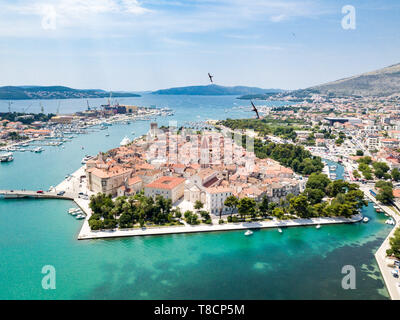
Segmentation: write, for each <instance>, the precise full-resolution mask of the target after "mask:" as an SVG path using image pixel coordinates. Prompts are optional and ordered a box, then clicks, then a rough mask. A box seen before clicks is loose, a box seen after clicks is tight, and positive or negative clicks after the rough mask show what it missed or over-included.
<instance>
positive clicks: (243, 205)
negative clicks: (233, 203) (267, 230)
mask: <svg viewBox="0 0 400 320" xmlns="http://www.w3.org/2000/svg"><path fill="white" fill-rule="evenodd" d="M238 212H239V215H240V216H241V218H243V217H245V216H246V215H247V214H249V215H251V216H252V217H254V216H255V214H256V202H255V200H254V199H250V198H242V199H240V201H239V205H238Z"/></svg>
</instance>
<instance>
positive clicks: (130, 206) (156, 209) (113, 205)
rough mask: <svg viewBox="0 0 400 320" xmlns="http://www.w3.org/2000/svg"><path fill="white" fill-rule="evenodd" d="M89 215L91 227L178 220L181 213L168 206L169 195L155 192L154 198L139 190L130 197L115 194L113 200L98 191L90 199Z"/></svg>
mask: <svg viewBox="0 0 400 320" xmlns="http://www.w3.org/2000/svg"><path fill="white" fill-rule="evenodd" d="M89 206H90V208H91V209H92V212H93V214H92V216H91V217H90V219H89V225H90V228H91V229H92V230H99V229H113V228H116V227H120V228H131V227H133V226H134V225H137V224H139V225H140V226H141V227H143V226H144V225H146V224H148V225H175V224H180V222H179V219H180V218H181V216H182V214H181V212H180V211H179V210H173V209H172V203H171V200H170V199H165V198H164V197H161V196H158V197H157V198H156V199H155V200H153V198H151V197H145V196H144V195H143V193H139V194H137V195H135V196H131V197H126V196H123V197H118V198H117V199H115V201H113V200H112V199H111V195H105V194H102V193H99V194H97V195H95V196H92V197H91V199H90V204H89Z"/></svg>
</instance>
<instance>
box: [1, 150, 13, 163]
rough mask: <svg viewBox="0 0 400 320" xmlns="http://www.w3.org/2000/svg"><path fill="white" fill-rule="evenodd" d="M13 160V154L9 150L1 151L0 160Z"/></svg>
mask: <svg viewBox="0 0 400 320" xmlns="http://www.w3.org/2000/svg"><path fill="white" fill-rule="evenodd" d="M13 160H14V156H13V154H12V153H11V152H6V153H1V154H0V162H10V161H13Z"/></svg>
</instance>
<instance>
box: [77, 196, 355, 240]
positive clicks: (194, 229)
mask: <svg viewBox="0 0 400 320" xmlns="http://www.w3.org/2000/svg"><path fill="white" fill-rule="evenodd" d="M76 203H77V204H78V206H79V207H80V208H81V209H82V210H83V206H81V205H80V204H79V202H76ZM88 220H89V218H87V219H85V221H84V223H83V225H82V228H81V230H80V232H79V234H78V240H90V239H104V238H123V237H138V236H139V237H140V236H157V235H169V234H184V233H202V232H222V231H239V230H249V229H253V230H257V229H273V228H275V229H276V228H290V227H306V226H316V225H321V226H322V225H332V224H345V223H357V222H360V221H361V220H362V217H361V216H360V215H357V216H355V217H353V218H313V219H296V220H282V221H261V222H241V223H224V224H218V225H196V226H173V227H169V226H167V227H152V228H140V229H127V230H120V229H118V230H115V229H113V230H104V231H103V230H98V231H97V230H96V231H91V230H90V227H89V223H88ZM89 230H90V231H89Z"/></svg>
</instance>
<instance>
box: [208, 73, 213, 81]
mask: <svg viewBox="0 0 400 320" xmlns="http://www.w3.org/2000/svg"><path fill="white" fill-rule="evenodd" d="M208 77H209V78H210V81H211V83H213V81H212V78H214V76H212V75H211V74H210V73H208Z"/></svg>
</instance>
